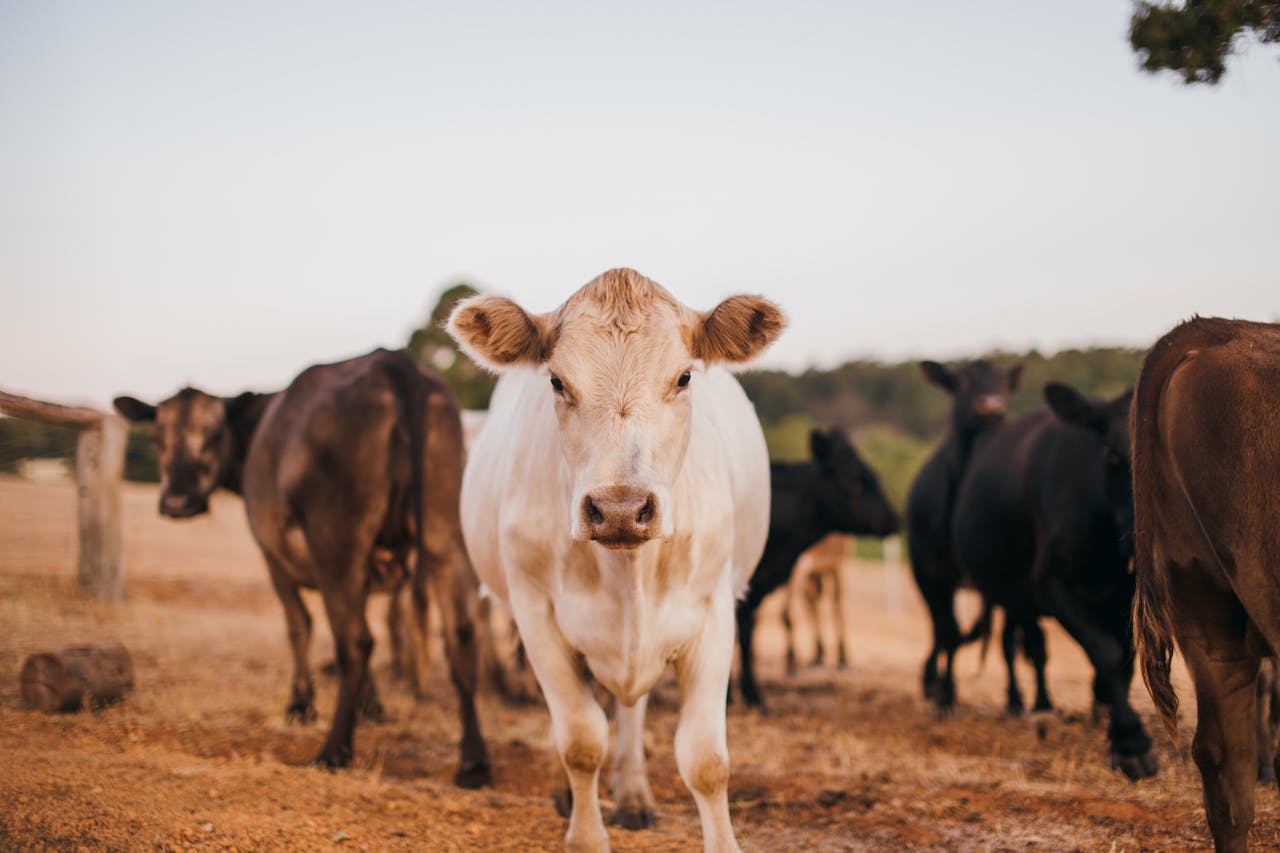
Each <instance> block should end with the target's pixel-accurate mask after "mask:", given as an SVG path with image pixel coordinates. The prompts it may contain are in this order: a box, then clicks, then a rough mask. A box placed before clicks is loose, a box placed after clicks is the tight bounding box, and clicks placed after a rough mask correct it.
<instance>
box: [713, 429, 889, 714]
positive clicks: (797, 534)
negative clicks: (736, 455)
mask: <svg viewBox="0 0 1280 853" xmlns="http://www.w3.org/2000/svg"><path fill="white" fill-rule="evenodd" d="M809 449H810V451H811V452H812V453H813V461H812V462H801V463H784V462H775V463H773V464H772V465H771V466H770V471H769V474H770V482H771V487H772V490H773V498H772V501H771V502H770V511H769V538H768V540H767V541H766V542H765V546H764V554H763V555H762V556H761V557H760V562H759V564H757V565H756V570H755V572H754V573H752V575H751V583H750V585H749V586H748V588H747V594H746V597H745V598H743V600H742V601H740V602H739V603H738V648H739V650H740V659H739V668H740V673H739V689H740V690H741V692H742V699H743V701H744V702H745V703H746V704H747V705H748V706H749V707H753V708H762V707H763V706H764V700H763V699H762V698H761V696H760V688H759V687H758V686H757V684H756V679H755V671H754V667H753V664H752V654H751V639H752V634H753V633H754V631H755V618H756V608H758V607H759V606H760V602H761V601H763V600H764V598H765V596H767V595H768V594H769V593H771V592H773V591H774V590H775V589H777V588H778V587H780V586H782V585H783V584H785V583H786V582H787V580H788V579H789V578H790V577H791V570H792V569H793V568H795V564H796V560H797V559H799V557H800V555H801V554H802V553H804V552H805V550H806V549H808V548H809V547H810V546H811V545H813V544H814V543H815V542H817V541H818V540H819V539H821V538H822V537H823V536H826V535H827V534H828V533H831V532H833V531H840V532H843V533H852V534H861V535H867V536H889V535H891V534H894V533H897V532H898V517H897V515H896V514H895V513H894V511H893V510H892V509H891V508H890V507H889V504H888V502H887V501H886V500H885V497H884V493H883V492H881V491H880V481H879V479H878V478H877V477H876V475H875V472H874V471H872V470H871V469H870V468H869V467H867V464H866V463H865V462H863V461H862V457H860V456H859V455H858V451H857V450H855V449H854V447H853V445H852V444H851V443H850V442H849V439H848V438H847V437H846V436H845V434H844V432H843V431H841V430H839V429H837V428H834V427H833V428H832V429H830V430H828V431H826V432H823V431H822V430H816V429H815V430H813V431H812V432H811V433H810V434H809Z"/></svg>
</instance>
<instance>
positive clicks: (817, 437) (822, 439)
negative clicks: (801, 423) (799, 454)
mask: <svg viewBox="0 0 1280 853" xmlns="http://www.w3.org/2000/svg"><path fill="white" fill-rule="evenodd" d="M809 452H810V453H812V454H813V458H814V459H816V460H818V461H819V462H821V461H823V460H824V459H826V458H827V454H829V453H830V452H831V436H829V435H827V434H826V433H825V432H823V431H822V430H820V429H812V430H809Z"/></svg>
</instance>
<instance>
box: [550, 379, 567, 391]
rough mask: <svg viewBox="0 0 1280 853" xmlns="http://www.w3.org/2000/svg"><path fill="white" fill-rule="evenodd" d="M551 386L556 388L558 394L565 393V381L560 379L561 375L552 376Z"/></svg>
mask: <svg viewBox="0 0 1280 853" xmlns="http://www.w3.org/2000/svg"><path fill="white" fill-rule="evenodd" d="M551 387H552V388H554V389H555V392H556V393H557V394H563V393H564V383H563V382H561V381H560V377H559V376H552V377H551Z"/></svg>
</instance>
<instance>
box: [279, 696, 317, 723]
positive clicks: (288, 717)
mask: <svg viewBox="0 0 1280 853" xmlns="http://www.w3.org/2000/svg"><path fill="white" fill-rule="evenodd" d="M315 719H316V706H315V705H312V704H311V703H310V702H302V701H295V702H291V703H290V704H289V707H287V708H285V709H284V721H285V722H286V723H299V724H301V725H304V726H305V725H309V724H310V723H314V722H315Z"/></svg>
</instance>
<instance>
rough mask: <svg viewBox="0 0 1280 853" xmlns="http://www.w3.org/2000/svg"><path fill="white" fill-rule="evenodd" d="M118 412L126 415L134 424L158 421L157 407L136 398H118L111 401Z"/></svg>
mask: <svg viewBox="0 0 1280 853" xmlns="http://www.w3.org/2000/svg"><path fill="white" fill-rule="evenodd" d="M111 405H113V406H115V407H116V411H117V412H119V413H120V414H122V415H124V417H125V419H126V420H129V421H133V422H134V423H145V422H147V421H154V420H155V419H156V407H155V406H153V405H151V404H150V403H144V402H142V401H141V400H139V399H137V398H136V397H116V398H115V399H114V400H112V401H111Z"/></svg>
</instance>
